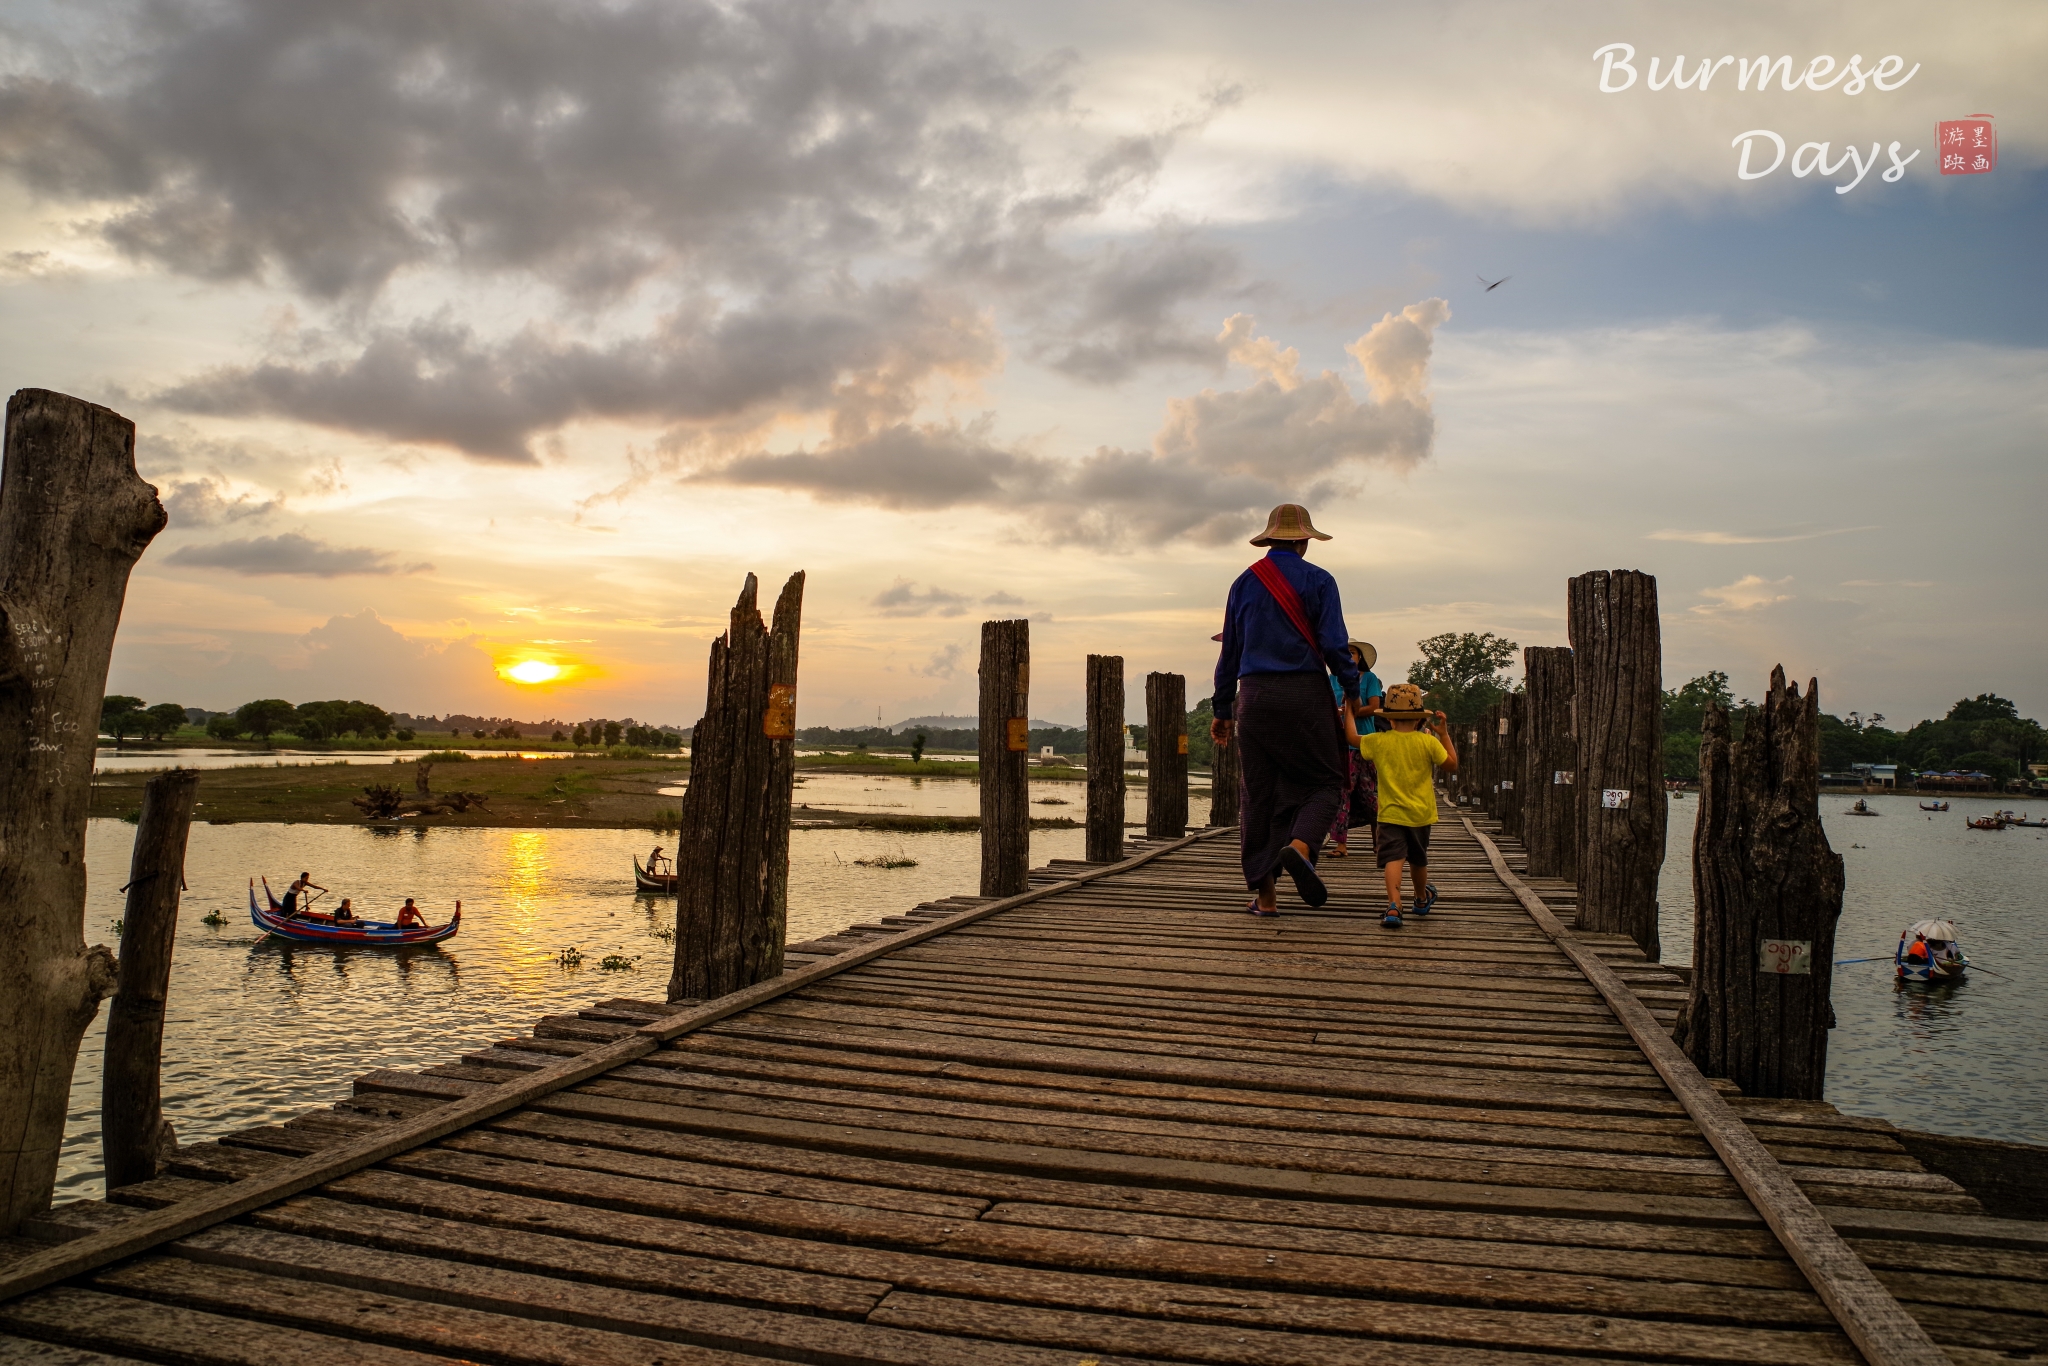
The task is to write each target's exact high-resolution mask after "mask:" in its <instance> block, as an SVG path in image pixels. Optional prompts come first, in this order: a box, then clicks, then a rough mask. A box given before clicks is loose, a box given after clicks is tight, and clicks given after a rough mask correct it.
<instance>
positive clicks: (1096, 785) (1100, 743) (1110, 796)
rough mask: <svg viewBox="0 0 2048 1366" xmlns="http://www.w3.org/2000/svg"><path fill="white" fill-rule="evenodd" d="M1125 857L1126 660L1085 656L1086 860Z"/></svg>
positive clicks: (1115, 859)
mask: <svg viewBox="0 0 2048 1366" xmlns="http://www.w3.org/2000/svg"><path fill="white" fill-rule="evenodd" d="M1123 856H1124V658H1123V656H1122V655H1090V656H1088V861H1089V862H1090V863H1115V862H1117V861H1118V860H1119V859H1121V858H1122V857H1123Z"/></svg>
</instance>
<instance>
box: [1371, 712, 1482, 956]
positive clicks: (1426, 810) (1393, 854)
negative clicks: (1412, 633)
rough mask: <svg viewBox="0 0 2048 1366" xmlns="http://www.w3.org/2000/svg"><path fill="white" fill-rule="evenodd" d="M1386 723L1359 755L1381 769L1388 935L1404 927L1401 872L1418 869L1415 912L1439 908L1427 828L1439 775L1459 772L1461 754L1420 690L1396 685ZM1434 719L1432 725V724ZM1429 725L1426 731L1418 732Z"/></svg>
mask: <svg viewBox="0 0 2048 1366" xmlns="http://www.w3.org/2000/svg"><path fill="white" fill-rule="evenodd" d="M1380 716H1381V717H1382V719H1384V720H1387V721H1391V722H1393V724H1394V728H1393V729H1392V730H1391V731H1379V732H1376V733H1374V734H1370V735H1361V736H1359V737H1358V752H1359V754H1360V755H1362V756H1364V757H1365V758H1367V759H1370V760H1372V762H1373V765H1374V767H1375V768H1377V769H1378V770H1379V786H1380V823H1379V847H1378V849H1377V851H1376V852H1377V853H1378V856H1379V863H1380V869H1381V870H1382V871H1383V872H1384V873H1385V874H1386V877H1387V913H1386V914H1385V915H1383V916H1381V917H1380V924H1382V925H1384V926H1386V927H1387V928H1388V929H1390V930H1398V929H1400V928H1401V869H1402V867H1403V866H1407V867H1412V868H1413V869H1414V870H1415V874H1414V878H1415V901H1414V905H1413V907H1412V908H1411V909H1413V910H1414V912H1415V914H1417V915H1428V914H1429V912H1430V909H1431V908H1432V907H1434V906H1435V905H1436V888H1435V887H1433V886H1431V885H1430V884H1429V828H1430V827H1431V826H1433V825H1435V824H1436V770H1437V769H1438V768H1442V769H1443V770H1444V772H1446V773H1456V772H1457V771H1458V751H1457V750H1456V749H1455V748H1454V747H1453V746H1452V744H1451V732H1450V727H1449V726H1447V725H1446V724H1445V722H1444V714H1443V713H1442V712H1436V713H1433V714H1432V713H1430V712H1428V711H1425V710H1423V707H1422V689H1421V688H1419V687H1417V686H1416V685H1415V684H1413V683H1396V684H1395V685H1394V686H1393V687H1391V688H1389V689H1387V702H1386V709H1385V710H1384V711H1382V712H1381V713H1380ZM1432 716H1433V718H1434V719H1433V720H1432V719H1431V718H1432ZM1425 720H1430V727H1429V729H1428V730H1421V729H1418V727H1419V726H1420V725H1421V724H1422V723H1423V722H1424V721H1425Z"/></svg>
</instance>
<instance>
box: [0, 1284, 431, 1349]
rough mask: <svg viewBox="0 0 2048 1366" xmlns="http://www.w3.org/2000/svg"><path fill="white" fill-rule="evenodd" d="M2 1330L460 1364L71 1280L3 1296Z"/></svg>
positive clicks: (125, 1345)
mask: <svg viewBox="0 0 2048 1366" xmlns="http://www.w3.org/2000/svg"><path fill="white" fill-rule="evenodd" d="M0 1331H6V1332H12V1333H20V1334H24V1335H31V1334H32V1335H34V1336H36V1337H39V1338H44V1339H46V1340H49V1341H53V1342H61V1343H66V1344H68V1345H71V1346H75V1347H84V1348H89V1349H92V1350H95V1351H107V1352H117V1353H127V1352H133V1353H135V1354H136V1355H138V1356H142V1357H145V1358H147V1359H150V1360H155V1361H175V1362H178V1363H180V1366H462V1363H459V1362H457V1361H456V1360H455V1359H454V1358H452V1357H447V1356H443V1355H441V1354H440V1353H439V1352H433V1353H422V1352H409V1351H406V1350H404V1349H402V1348H396V1347H384V1346H380V1345H378V1344H376V1343H369V1342H351V1341H349V1340H348V1339H346V1338H338V1337H330V1336H328V1335H326V1334H324V1333H309V1332H305V1331H303V1330H301V1329H298V1328H287V1327H283V1326H281V1325H278V1324H275V1323H252V1322H250V1321H248V1320H246V1319H242V1318H235V1317H230V1316H228V1315H224V1314H209V1313H202V1312H200V1311H198V1310H195V1309H190V1308H187V1307H185V1306H183V1305H177V1304H162V1303H151V1302H150V1301H148V1300H140V1299H133V1298H130V1297H129V1296H127V1295H109V1294H104V1293H102V1292H99V1291H94V1290H81V1289H78V1288H76V1287H73V1286H61V1287H58V1288H56V1289H53V1290H45V1291H43V1292H42V1293H41V1294H38V1295H32V1296H30V1297H29V1298H27V1299H23V1300H17V1301H15V1302H14V1303H12V1304H0Z"/></svg>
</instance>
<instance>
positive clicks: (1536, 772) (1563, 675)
mask: <svg viewBox="0 0 2048 1366" xmlns="http://www.w3.org/2000/svg"><path fill="white" fill-rule="evenodd" d="M1522 673H1523V678H1524V684H1523V686H1524V687H1525V688H1526V689H1527V690H1528V701H1527V702H1525V703H1524V704H1523V714H1522V777H1521V780H1520V785H1519V786H1518V787H1517V788H1516V791H1518V792H1520V793H1521V794H1522V847H1523V848H1525V849H1527V850H1528V851H1529V876H1531V877H1556V878H1564V879H1566V880H1567V881H1569V880H1570V879H1573V878H1575V877H1577V876H1578V872H1579V858H1578V854H1579V847H1578V840H1577V838H1576V835H1577V829H1578V826H1577V822H1576V817H1575V816H1574V814H1573V811H1572V793H1573V791H1575V788H1574V787H1573V785H1572V769H1573V766H1574V765H1575V764H1577V763H1578V756H1577V754H1576V753H1575V752H1574V746H1575V745H1576V743H1577V742H1576V741H1575V740H1574V739H1573V737H1572V652H1571V649H1570V647H1568V646H1563V645H1531V646H1529V647H1528V648H1527V649H1525V650H1523V651H1522Z"/></svg>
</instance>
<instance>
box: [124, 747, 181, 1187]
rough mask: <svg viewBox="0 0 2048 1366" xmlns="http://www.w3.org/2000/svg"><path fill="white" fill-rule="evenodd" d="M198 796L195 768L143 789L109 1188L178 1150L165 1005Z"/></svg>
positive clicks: (148, 1174)
mask: <svg viewBox="0 0 2048 1366" xmlns="http://www.w3.org/2000/svg"><path fill="white" fill-rule="evenodd" d="M198 793H199V774H198V772H197V771H196V770H193V769H189V768H179V769H172V770H171V771H170V772H169V773H159V774H158V775H157V776H156V777H154V778H151V779H150V780H149V781H148V782H147V783H145V784H143V788H142V819H141V821H140V823H138V824H137V825H136V827H135V852H134V853H133V854H132V855H131V856H130V858H129V861H128V903H127V905H126V906H125V907H124V908H123V909H122V912H121V967H120V984H119V985H118V986H117V987H116V988H115V989H114V1003H113V1004H112V1005H111V1006H109V1007H108V1008H107V1049H106V1060H105V1063H104V1065H103V1066H102V1067H101V1070H100V1151H101V1153H102V1154H104V1156H105V1161H106V1167H107V1188H108V1189H109V1190H112V1189H114V1188H115V1187H118V1186H132V1185H134V1184H135V1183H136V1182H138V1181H148V1180H151V1179H153V1178H154V1177H155V1176H156V1174H157V1159H158V1155H159V1154H161V1153H163V1152H166V1151H169V1150H171V1149H174V1148H176V1147H177V1146H178V1143H177V1138H176V1136H175V1135H174V1134H173V1133H172V1131H171V1126H170V1125H169V1124H168V1123H167V1122H165V1120H164V1115H163V1050H164V1001H165V999H166V997H167V996H168V995H169V992H170V985H171V949H172V947H173V945H174V944H175V943H176V942H177V937H178V897H179V894H180V893H181V892H183V891H184V884H185V840H186V837H187V836H188V835H189V834H190V833H191V830H192V803H193V800H194V799H195V798H196V797H197V796H198Z"/></svg>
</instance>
